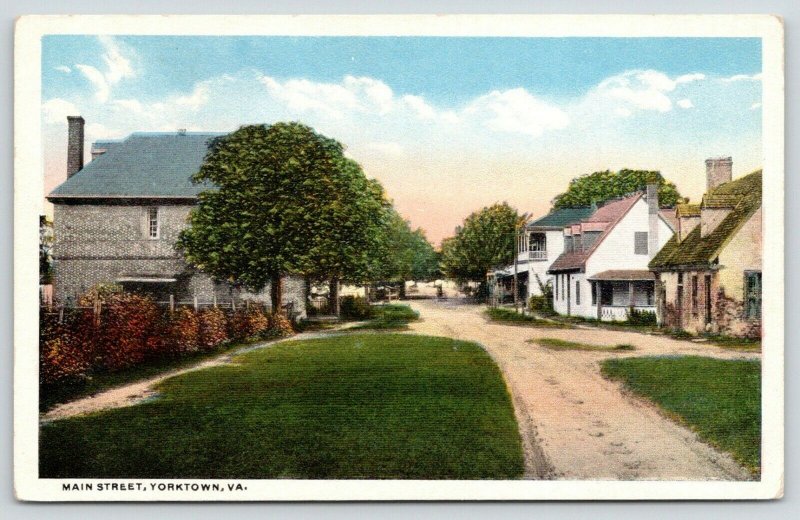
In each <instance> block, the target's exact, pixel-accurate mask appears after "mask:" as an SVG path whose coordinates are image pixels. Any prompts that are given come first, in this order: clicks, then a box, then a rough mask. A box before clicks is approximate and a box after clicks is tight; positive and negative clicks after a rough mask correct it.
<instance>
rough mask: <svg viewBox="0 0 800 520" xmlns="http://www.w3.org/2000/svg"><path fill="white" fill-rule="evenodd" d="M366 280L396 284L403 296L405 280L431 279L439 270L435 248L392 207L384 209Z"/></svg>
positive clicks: (422, 233) (423, 234)
mask: <svg viewBox="0 0 800 520" xmlns="http://www.w3.org/2000/svg"><path fill="white" fill-rule="evenodd" d="M372 257H373V262H372V269H371V276H370V280H369V281H370V282H387V283H391V284H399V285H400V291H401V297H402V296H404V292H405V282H407V281H410V280H431V279H433V278H435V277H436V275H437V274H438V272H439V265H438V264H439V262H438V256H437V254H436V251H435V250H434V248H433V246H432V245H431V243H430V242H428V239H427V238H426V237H425V231H423V230H422V229H421V228H417V229H414V230H412V229H411V224H410V223H409V222H408V221H407V220H405V219H404V218H403V217H402V216H401V215H400V214H399V213H398V212H397V211H396V210H395V209H394V208H393V207H391V206H387V207H386V208H385V209H384V215H383V226H382V231H381V233H380V236H379V239H378V243H377V244H376V245H375V249H373V252H372Z"/></svg>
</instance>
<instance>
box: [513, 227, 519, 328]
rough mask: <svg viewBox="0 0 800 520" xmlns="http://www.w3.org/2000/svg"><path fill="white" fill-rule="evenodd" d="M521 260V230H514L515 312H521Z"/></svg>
mask: <svg viewBox="0 0 800 520" xmlns="http://www.w3.org/2000/svg"><path fill="white" fill-rule="evenodd" d="M518 260H519V229H518V228H517V227H515V228H514V283H513V284H512V289H513V291H514V312H519V288H518V285H517V284H518V282H519V281H518V269H517V267H518V265H517V262H518Z"/></svg>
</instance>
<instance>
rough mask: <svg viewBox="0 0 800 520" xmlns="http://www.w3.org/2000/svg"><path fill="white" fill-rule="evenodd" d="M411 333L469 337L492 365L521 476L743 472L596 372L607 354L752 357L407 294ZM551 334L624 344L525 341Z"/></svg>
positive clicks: (680, 476) (690, 476)
mask: <svg viewBox="0 0 800 520" xmlns="http://www.w3.org/2000/svg"><path fill="white" fill-rule="evenodd" d="M412 306H413V307H414V308H415V309H416V310H417V311H419V312H420V315H421V317H422V319H421V321H419V322H415V323H413V324H412V331H413V332H415V333H421V334H430V335H435V336H449V337H452V338H456V339H463V340H468V341H476V342H478V343H480V344H481V345H483V346H484V348H485V349H486V350H487V352H488V353H489V354H490V355H491V356H492V358H494V360H495V361H496V362H497V364H498V365H499V366H500V368H501V370H502V371H503V374H504V376H505V378H506V380H507V382H508V385H509V388H510V390H511V393H512V397H513V400H514V407H515V412H516V415H517V420H518V422H519V424H520V430H521V434H522V437H523V443H524V446H525V455H526V477H528V478H556V479H592V480H618V479H619V480H744V479H748V478H750V474H749V473H748V472H747V471H746V470H745V469H743V468H742V467H741V466H739V465H738V464H737V463H736V462H735V461H734V460H733V459H732V458H731V457H730V456H729V455H727V454H725V453H721V452H719V451H717V450H716V449H714V448H712V447H710V446H708V445H707V444H705V443H703V442H702V441H700V440H699V439H698V438H697V436H696V435H695V434H694V433H692V432H691V431H690V430H688V429H687V428H684V427H682V426H679V425H677V424H676V423H674V422H672V421H670V420H669V419H666V418H665V417H664V416H662V415H661V414H660V413H659V412H658V410H656V409H655V408H654V407H653V406H651V405H649V404H646V403H644V402H642V401H641V400H639V399H636V398H634V397H632V396H629V395H626V394H625V393H624V392H623V390H622V387H621V385H620V384H619V383H615V382H611V381H608V380H606V379H604V378H603V377H602V376H601V375H600V366H599V362H600V361H601V360H602V359H606V358H608V357H611V356H614V357H629V356H644V355H663V354H676V355H692V354H695V355H702V356H709V357H716V358H724V359H736V358H758V357H759V356H760V355H759V354H757V353H756V354H753V353H739V352H735V351H729V350H724V349H721V348H718V347H714V346H710V345H705V344H697V343H692V342H688V341H678V340H674V339H672V338H668V337H663V336H647V335H643V334H638V333H634V332H618V331H610V330H600V329H536V328H531V327H519V326H513V325H500V324H497V323H492V322H488V321H487V320H486V319H485V318H484V317H483V314H482V312H483V307H481V306H475V305H453V304H447V303H437V302H433V301H416V302H414V303H413V304H412ZM543 337H551V338H559V339H564V340H569V341H577V342H583V343H591V344H597V345H616V344H619V343H628V344H631V345H634V346H635V347H636V350H635V351H632V352H624V353H622V352H620V353H603V352H586V351H562V352H558V351H553V350H549V349H546V348H544V347H541V346H538V345H536V344H531V343H527V342H526V340H530V339H534V338H543Z"/></svg>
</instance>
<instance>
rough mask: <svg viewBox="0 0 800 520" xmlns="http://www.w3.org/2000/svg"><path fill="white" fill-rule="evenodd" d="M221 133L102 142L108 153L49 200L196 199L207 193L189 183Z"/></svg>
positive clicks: (158, 135)
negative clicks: (214, 140)
mask: <svg viewBox="0 0 800 520" xmlns="http://www.w3.org/2000/svg"><path fill="white" fill-rule="evenodd" d="M220 135H222V134H211V133H193V132H189V133H185V132H182V133H179V132H175V133H134V134H131V135H130V136H129V137H127V138H126V139H124V140H122V141H120V142H112V143H109V142H108V141H103V142H102V144H104V145H108V144H111V146H108V147H107V150H108V151H107V152H105V153H104V154H103V155H100V156H99V157H97V158H96V159H94V160H93V161H91V162H90V163H89V164H87V165H86V166H85V167H84V168H83V169H82V170H80V171H78V172H77V173H75V174H74V175H73V176H72V177H70V178H68V179H67V180H66V181H64V182H63V183H62V184H61V185H60V186H58V187H57V188H56V189H54V190H53V191H52V192H51V193H50V195H48V197H47V198H48V199H49V200H51V201H55V200H58V199H75V198H125V197H131V198H147V197H151V198H195V197H197V195H198V194H199V193H200V192H201V191H203V190H206V189H208V188H209V185H203V184H200V185H197V184H193V183H192V181H191V177H192V175H194V174H195V173H197V171H198V170H199V169H200V165H202V164H203V161H204V159H205V157H206V154H207V153H208V150H209V145H210V143H211V141H212V140H213V139H214V138H215V137H218V136H220Z"/></svg>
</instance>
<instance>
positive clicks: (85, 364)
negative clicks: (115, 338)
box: [39, 315, 94, 385]
mask: <svg viewBox="0 0 800 520" xmlns="http://www.w3.org/2000/svg"><path fill="white" fill-rule="evenodd" d="M77 318H80V316H78V317H77ZM81 324H82V322H81V321H79V319H75V318H73V319H69V317H68V319H66V320H65V322H64V323H58V319H57V317H56V316H53V315H50V316H44V315H43V316H42V319H41V320H40V326H39V382H40V383H43V384H46V385H49V384H53V383H62V382H76V381H80V380H84V379H86V377H87V374H88V372H89V370H90V368H91V356H92V344H91V339H92V338H93V337H94V335H93V334H91V333H88V334H87V333H86V332H89V331H81V328H80V325H81Z"/></svg>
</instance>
